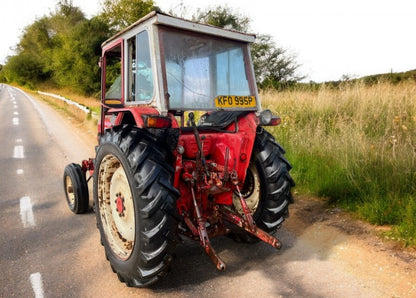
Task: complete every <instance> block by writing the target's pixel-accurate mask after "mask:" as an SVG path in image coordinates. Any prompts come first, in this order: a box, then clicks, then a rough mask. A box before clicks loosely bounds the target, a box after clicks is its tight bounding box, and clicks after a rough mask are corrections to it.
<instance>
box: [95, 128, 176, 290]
mask: <svg viewBox="0 0 416 298" xmlns="http://www.w3.org/2000/svg"><path fill="white" fill-rule="evenodd" d="M165 148H166V146H165V147H164V146H162V144H159V143H157V142H156V140H155V139H153V138H152V136H150V135H148V134H146V133H144V132H143V131H142V130H140V129H138V128H136V127H131V126H124V127H114V128H113V129H111V130H109V131H106V133H105V135H104V137H103V138H102V140H101V144H100V146H99V148H98V150H97V156H96V159H95V173H94V201H95V206H96V216H97V223H98V228H99V230H100V234H101V242H102V244H103V245H104V248H105V253H106V257H107V258H108V260H109V261H110V264H111V268H112V269H113V271H114V272H115V273H117V276H118V278H119V280H120V281H122V282H125V283H126V284H127V285H128V286H132V287H145V286H148V285H150V284H153V283H155V282H156V281H158V280H159V279H160V277H162V276H164V275H165V274H166V272H167V270H168V267H169V264H170V262H171V259H172V257H171V253H172V251H173V249H174V246H175V242H176V227H177V224H176V222H175V220H174V215H175V210H176V206H175V200H176V198H177V197H178V196H179V192H178V191H177V190H176V189H175V188H174V187H173V186H172V184H171V183H172V177H173V168H172V167H171V166H170V165H168V162H167V160H168V159H169V155H170V152H168V151H167V150H166V149H165Z"/></svg>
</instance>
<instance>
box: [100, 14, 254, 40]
mask: <svg viewBox="0 0 416 298" xmlns="http://www.w3.org/2000/svg"><path fill="white" fill-rule="evenodd" d="M143 23H149V24H154V25H165V26H169V27H173V28H178V29H184V30H189V31H194V32H199V33H205V34H208V35H214V36H219V37H224V38H227V39H233V40H238V41H242V42H247V43H252V42H254V40H255V37H256V36H255V35H254V34H249V33H243V32H239V31H235V30H228V29H223V28H220V27H216V26H212V25H208V24H201V23H197V22H193V21H189V20H185V19H181V18H178V17H174V16H171V15H169V14H166V13H164V12H161V11H152V12H151V13H149V14H147V15H146V16H144V17H143V18H141V19H139V20H138V21H136V22H135V23H133V24H131V25H130V26H128V27H126V28H125V29H123V30H122V31H120V32H119V33H117V34H115V35H114V36H112V37H110V38H109V39H108V40H106V41H104V42H103V43H102V45H101V47H104V46H106V45H107V44H109V43H111V42H112V41H114V40H115V39H117V38H119V37H122V36H123V35H124V33H126V32H129V31H130V30H132V29H134V28H135V27H137V26H139V25H141V24H143Z"/></svg>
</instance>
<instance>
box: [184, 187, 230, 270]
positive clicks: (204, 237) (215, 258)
mask: <svg viewBox="0 0 416 298" xmlns="http://www.w3.org/2000/svg"><path fill="white" fill-rule="evenodd" d="M193 184H194V183H191V186H190V188H191V194H192V200H193V203H194V208H195V212H196V216H197V221H198V233H199V239H200V243H201V246H202V247H203V248H204V250H205V252H206V253H207V254H208V256H209V257H210V258H211V260H212V262H213V263H214V264H215V266H216V267H217V269H218V270H220V271H223V270H225V263H224V262H223V260H221V258H220V257H219V255H218V254H217V252H216V251H215V249H214V248H213V247H212V245H211V242H210V241H209V238H208V233H207V230H206V221H205V219H204V218H203V217H202V214H201V211H200V210H199V207H198V203H197V201H196V197H195V192H194V187H193ZM185 222H186V223H187V224H188V225H189V223H188V222H187V221H185ZM190 229H191V230H192V227H190Z"/></svg>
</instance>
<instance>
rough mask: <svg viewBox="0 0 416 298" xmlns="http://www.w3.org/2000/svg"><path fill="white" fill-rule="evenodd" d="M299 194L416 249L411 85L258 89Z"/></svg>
mask: <svg viewBox="0 0 416 298" xmlns="http://www.w3.org/2000/svg"><path fill="white" fill-rule="evenodd" d="M262 104H263V108H269V109H271V110H272V111H274V112H276V113H277V114H279V115H280V117H281V118H282V124H281V125H280V126H278V127H275V128H272V129H271V130H272V132H273V133H274V135H275V136H276V138H277V140H278V141H279V142H281V143H282V144H283V146H284V147H285V148H286V151H287V157H288V159H289V160H290V161H291V163H292V164H293V176H294V178H295V180H296V182H297V189H298V191H300V192H307V193H311V194H315V195H319V196H325V197H328V198H329V199H330V200H331V201H333V202H336V203H338V204H340V205H342V206H344V207H346V208H349V209H350V210H354V211H356V212H357V213H358V214H359V215H361V216H362V217H363V218H365V219H367V220H368V221H370V222H372V223H376V224H380V225H383V224H389V225H393V226H394V229H393V231H394V233H395V234H396V236H398V237H399V238H402V239H406V243H407V244H416V83H415V82H414V81H407V82H404V83H400V84H397V85H392V84H390V83H386V82H384V83H383V82H381V83H378V84H376V85H373V86H365V85H364V84H362V83H360V82H356V83H354V84H347V83H346V84H343V85H341V86H339V87H338V88H336V89H334V88H327V87H325V86H322V87H321V88H319V90H315V91H302V90H298V91H293V90H292V91H284V92H264V93H263V94H262Z"/></svg>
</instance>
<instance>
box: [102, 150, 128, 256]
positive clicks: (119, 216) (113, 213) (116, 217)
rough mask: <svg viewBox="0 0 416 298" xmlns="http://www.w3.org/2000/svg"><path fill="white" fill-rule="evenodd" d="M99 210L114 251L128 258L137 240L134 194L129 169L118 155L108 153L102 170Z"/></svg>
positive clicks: (115, 253)
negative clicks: (128, 175) (127, 169)
mask: <svg viewBox="0 0 416 298" xmlns="http://www.w3.org/2000/svg"><path fill="white" fill-rule="evenodd" d="M98 210H99V214H100V219H101V223H102V226H103V232H104V234H105V237H106V239H107V242H108V244H109V247H110V248H111V250H112V252H113V253H114V255H115V256H116V257H117V258H118V259H120V260H123V261H124V260H127V259H128V258H129V257H130V256H131V253H132V251H133V247H134V241H135V213H134V203H133V196H132V193H131V189H130V185H129V182H128V179H127V175H126V172H125V170H124V168H123V166H122V164H121V163H120V161H119V160H118V159H117V157H115V156H114V155H106V156H105V157H104V158H103V160H102V161H101V164H100V168H99V172H98Z"/></svg>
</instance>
